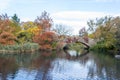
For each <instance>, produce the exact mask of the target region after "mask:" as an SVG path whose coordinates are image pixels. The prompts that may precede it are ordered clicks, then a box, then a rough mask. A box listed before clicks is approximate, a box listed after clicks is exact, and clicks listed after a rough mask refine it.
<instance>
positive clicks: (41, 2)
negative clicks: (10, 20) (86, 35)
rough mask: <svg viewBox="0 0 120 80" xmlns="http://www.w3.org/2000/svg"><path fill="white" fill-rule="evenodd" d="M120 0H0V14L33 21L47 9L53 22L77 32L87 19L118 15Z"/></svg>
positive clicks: (85, 25) (84, 25)
mask: <svg viewBox="0 0 120 80" xmlns="http://www.w3.org/2000/svg"><path fill="white" fill-rule="evenodd" d="M119 8H120V0H0V14H4V13H7V14H8V15H9V16H13V14H15V13H16V14H17V15H18V17H19V18H20V19H21V21H34V20H35V19H36V18H37V16H40V15H41V13H42V12H43V11H47V12H48V13H49V14H50V17H51V18H52V19H53V22H54V24H63V25H67V27H69V28H71V29H72V30H73V32H72V33H73V34H78V32H79V30H80V29H81V28H83V27H88V26H87V21H89V20H94V19H96V18H101V17H104V16H114V17H115V16H120V9H119Z"/></svg>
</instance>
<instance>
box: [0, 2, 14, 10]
mask: <svg viewBox="0 0 120 80" xmlns="http://www.w3.org/2000/svg"><path fill="white" fill-rule="evenodd" d="M11 1H12V0H0V10H4V9H6V8H7V7H8V6H9V3H10V2H11Z"/></svg>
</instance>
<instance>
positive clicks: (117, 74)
mask: <svg viewBox="0 0 120 80" xmlns="http://www.w3.org/2000/svg"><path fill="white" fill-rule="evenodd" d="M71 52H73V53H75V51H70V52H69V51H68V53H65V52H64V51H59V52H56V51H54V52H50V51H44V52H43V51H41V52H36V53H34V54H0V80H120V60H117V59H114V58H112V57H110V56H108V55H103V54H97V53H92V52H89V53H87V54H85V55H84V56H78V57H76V56H75V55H72V56H71V55H70V54H69V53H71Z"/></svg>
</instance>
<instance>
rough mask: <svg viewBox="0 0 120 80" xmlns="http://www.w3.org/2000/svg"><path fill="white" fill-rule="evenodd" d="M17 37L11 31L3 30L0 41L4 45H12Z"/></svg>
mask: <svg viewBox="0 0 120 80" xmlns="http://www.w3.org/2000/svg"><path fill="white" fill-rule="evenodd" d="M15 39H16V37H15V36H14V35H13V34H12V33H10V32H2V33H1V34H0V43H1V44H3V45H8V44H9V45H10V44H14V43H15Z"/></svg>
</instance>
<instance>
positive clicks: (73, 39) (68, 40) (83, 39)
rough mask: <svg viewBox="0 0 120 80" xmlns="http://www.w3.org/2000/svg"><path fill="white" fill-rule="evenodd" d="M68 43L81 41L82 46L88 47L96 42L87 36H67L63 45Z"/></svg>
mask: <svg viewBox="0 0 120 80" xmlns="http://www.w3.org/2000/svg"><path fill="white" fill-rule="evenodd" d="M69 43H81V44H83V45H84V46H86V48H90V47H91V46H92V45H94V44H96V42H95V41H94V40H93V39H91V38H87V37H69V38H66V39H65V45H67V44H69Z"/></svg>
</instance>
